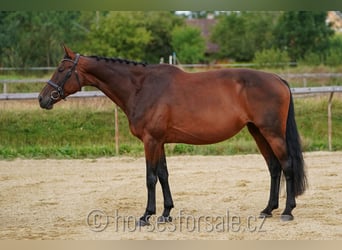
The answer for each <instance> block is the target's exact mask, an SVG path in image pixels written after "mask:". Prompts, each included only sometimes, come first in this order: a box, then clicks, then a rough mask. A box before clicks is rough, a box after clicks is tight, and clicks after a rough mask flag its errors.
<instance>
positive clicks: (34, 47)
mask: <svg viewBox="0 0 342 250" xmlns="http://www.w3.org/2000/svg"><path fill="white" fill-rule="evenodd" d="M0 17H1V18H0V19H1V22H0V30H1V32H0V33H1V35H0V55H1V57H2V62H1V64H2V65H3V66H11V67H27V66H32V65H34V66H51V65H55V63H56V62H58V60H59V59H60V54H61V53H60V52H61V48H60V46H59V44H60V43H61V42H63V41H75V42H77V41H80V40H81V39H83V38H84V36H83V35H84V34H83V32H82V31H80V30H79V29H78V28H77V27H76V26H75V25H74V22H75V21H76V20H77V19H78V17H79V12H75V11H74V12H71V11H14V12H1V14H0ZM72 45H73V42H70V46H72ZM0 66H1V65H0Z"/></svg>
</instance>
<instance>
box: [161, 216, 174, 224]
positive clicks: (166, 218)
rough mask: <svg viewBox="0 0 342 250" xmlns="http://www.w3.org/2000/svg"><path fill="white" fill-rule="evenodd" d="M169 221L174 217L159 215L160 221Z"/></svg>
mask: <svg viewBox="0 0 342 250" xmlns="http://www.w3.org/2000/svg"><path fill="white" fill-rule="evenodd" d="M167 222H172V217H171V216H167V217H165V216H160V217H158V223H167Z"/></svg>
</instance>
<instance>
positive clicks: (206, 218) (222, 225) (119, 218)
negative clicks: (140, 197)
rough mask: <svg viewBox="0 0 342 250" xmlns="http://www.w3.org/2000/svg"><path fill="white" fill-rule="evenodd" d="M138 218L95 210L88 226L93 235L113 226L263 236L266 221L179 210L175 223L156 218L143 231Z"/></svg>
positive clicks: (151, 230) (254, 217)
mask: <svg viewBox="0 0 342 250" xmlns="http://www.w3.org/2000/svg"><path fill="white" fill-rule="evenodd" d="M138 219H139V218H137V217H135V216H132V215H129V216H127V215H119V211H118V210H115V211H114V213H113V215H108V214H106V213H105V212H104V211H102V210H100V209H94V210H92V211H90V212H89V214H88V215H87V218H86V223H87V226H88V227H89V229H90V230H91V231H93V232H103V231H105V230H106V229H107V228H108V226H109V225H111V226H113V231H114V232H120V231H121V232H136V231H147V232H165V231H167V232H176V231H178V232H201V233H203V232H206V233H211V232H233V233H237V232H248V233H263V232H266V230H265V229H264V225H265V221H266V218H259V217H257V216H254V215H250V216H246V217H244V218H242V217H240V216H237V215H232V214H231V213H230V212H229V210H228V209H227V210H226V213H225V214H224V215H200V216H194V215H191V214H187V213H186V212H185V211H184V210H182V209H180V210H179V211H178V213H177V215H176V217H174V218H173V220H172V221H170V222H167V223H162V222H159V221H158V220H157V218H156V216H151V217H150V218H149V225H147V226H145V227H143V228H144V229H143V228H142V227H140V226H139V225H137V223H136V222H137V221H138Z"/></svg>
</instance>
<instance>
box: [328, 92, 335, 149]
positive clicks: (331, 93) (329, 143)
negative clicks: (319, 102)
mask: <svg viewBox="0 0 342 250" xmlns="http://www.w3.org/2000/svg"><path fill="white" fill-rule="evenodd" d="M333 96H334V92H330V97H329V102H328V147H329V151H331V150H332V142H331V141H332V121H331V106H332V98H333Z"/></svg>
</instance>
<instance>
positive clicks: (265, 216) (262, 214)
mask: <svg viewBox="0 0 342 250" xmlns="http://www.w3.org/2000/svg"><path fill="white" fill-rule="evenodd" d="M270 217H272V214H267V213H260V215H259V219H264V218H270Z"/></svg>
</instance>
